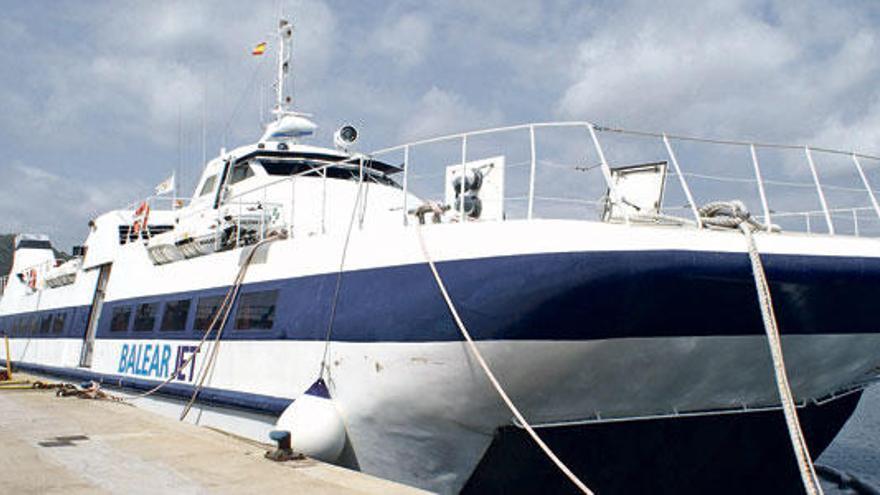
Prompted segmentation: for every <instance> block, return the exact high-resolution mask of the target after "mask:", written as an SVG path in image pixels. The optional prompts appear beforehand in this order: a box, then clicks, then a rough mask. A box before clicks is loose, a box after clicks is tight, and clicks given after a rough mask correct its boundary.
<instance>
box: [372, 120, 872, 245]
mask: <svg viewBox="0 0 880 495" xmlns="http://www.w3.org/2000/svg"><path fill="white" fill-rule="evenodd" d="M572 127H583V128H586V129H587V130H588V131H589V136H590V137H589V139H590V140H591V141H592V144H593V148H594V149H595V152H596V154H597V155H598V156H599V161H600V165H601V170H602V175H603V178H604V180H605V185H606V187H607V190H608V194H609V196H610V199H611V200H612V202H613V201H614V200H615V199H614V198H615V197H616V193H615V184H614V183H613V181H612V177H611V166H610V164H609V163H608V160H607V159H606V158H605V153H604V151H603V148H602V144H601V142H600V135H601V134H602V133H614V134H625V135H630V136H636V137H643V138H652V139H658V140H660V141H661V142H662V144H663V145H664V148H665V149H666V151H667V154H668V156H669V160H670V162H671V164H672V168H673V170H674V174H675V175H676V176H677V178H678V182H679V186H680V187H681V189H682V191H683V192H684V195H685V197H686V199H687V202H688V204H687V207H688V208H689V209H690V210H691V214H692V215H693V216H694V218H695V220H696V223H697V226H698V227H702V221H701V218H700V214H699V212H698V205H697V204H696V202H695V200H694V195H693V194H692V191H691V186H690V185H689V184H688V181H687V178H686V176H688V175H689V174H688V173H686V172H683V171H682V169H683V167H682V164H681V163H680V161H679V159H678V156H677V154H676V153H675V150H674V147H673V144H674V143H675V142H679V141H690V142H699V143H710V144H720V145H729V146H742V147H746V148H748V150H749V155H750V159H751V164H750V165H751V168H752V170H753V173H754V179H750V180H749V182H752V181H753V182H755V183H756V184H757V188H758V196H759V198H760V202H761V203H760V208H761V210H762V214H763V218H764V219H765V223H767V224H768V228H771V225H770V224H771V218H772V215H774V214H773V213H772V210H771V206H770V204H769V199H768V195H767V190H766V185H767V184H777V183H778V182H779V181H768V180H765V178H764V176H763V174H762V167H761V164H760V161H759V151H760V150H761V149H784V150H801V151H803V152H804V156H805V158H806V165H807V166H808V168H809V170H810V174H811V176H812V184H811V185H809V186H811V187H813V188H815V191H816V194H817V197H818V200H819V203H820V204H821V207H822V210H821V213H822V214H823V216H824V217H825V223H826V227H827V229H828V233H829V234H831V235H834V233H835V229H834V223H833V221H832V216H833V215H832V213H835V212H836V210H835V209H833V208H831V207H830V206H829V204H828V201H827V198H826V195H825V192H824V190H823V189H824V188H825V187H826V186H823V184H822V183H821V181H820V177H819V169H820V167H821V164H820V163H817V162H816V160H815V159H814V153H823V154H834V155H844V156H848V157H850V158H851V160H852V164H853V166H854V167H855V169H856V171H857V173H858V176H859V178H860V180H861V182H862V185H863V186H864V191H865V192H866V193H867V195H868V197H869V199H870V202H871V207H872V209H873V211H874V213H875V214H876V216H877V218H878V219H880V201H878V198H877V194H876V193H875V191H874V190H873V189H872V188H871V185H870V183H869V181H868V178H867V176H866V174H865V172H864V169H863V167H862V164H861V162H860V159H868V160H877V161H880V156H877V155H872V154H867V153H858V152H854V151H847V150H841V149H833V148H824V147H814V146H804V145H792V144H780V143H769V142H755V141H738V140H728V139H712V138H701V137H694V136H686V135H679V134H667V133H657V132H645V131H633V130H626V129H620V128H613V127H604V126H598V125H596V124H593V123H591V122H588V121H561V122H535V123H525V124H516V125H509V126H502V127H494V128H489V129H480V130H474V131H468V132H460V133H454V134H446V135H443V136H437V137H432V138H427V139H421V140H416V141H411V142H409V143H405V144H401V145H397V146H392V147H388V148H382V149H379V150H376V151H374V152H372V153H371V154H370V156H379V155H383V154H388V153H393V152H400V151H402V152H403V155H404V157H403V163H404V171H403V190H404V212H403V217H404V218H403V222H404V224H407V222H408V219H407V206H408V205H407V197H408V194H409V191H410V188H411V184H410V182H411V180H410V179H411V178H410V168H411V151H412V149H413V148H415V147H418V146H424V145H430V144H436V143H442V142H446V141H455V140H460V141H461V148H462V154H461V164H462V165H463V166H465V167H466V166H467V149H468V140H469V139H472V138H474V137H476V136H485V135H490V134H499V133H508V132H516V131H527V132H528V139H529V155H530V156H529V161H528V163H529V166H530V170H529V177H528V185H527V189H528V193H527V198H526V199H527V206H526V215H525V216H526V218H527V219H531V218H533V217H534V205H535V200H536V198H539V197H540V196H539V195H538V194H536V192H535V175H536V168H537V167H538V157H537V145H536V142H535V130H536V129H539V128H572ZM669 173H670V172H667V174H669ZM805 185H807V184H805ZM827 188H828V189H835V190H836V189H842V188H841V187H839V186H827ZM859 190H861V189H859ZM845 210H846V211H855V210H853V209H852V208H846V209H845ZM775 215H777V216H780V215H778V214H775ZM782 216H785V215H782ZM462 217H464V215H462ZM627 220H628V219H627ZM856 221H857V219H856Z"/></svg>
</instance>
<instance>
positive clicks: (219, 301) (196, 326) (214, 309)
mask: <svg viewBox="0 0 880 495" xmlns="http://www.w3.org/2000/svg"><path fill="white" fill-rule="evenodd" d="M225 298H226V296H225V295H223V294H218V295H213V296H202V297H199V298H198V300H197V301H196V311H195V315H194V318H193V326H192V327H193V330H195V331H196V332H206V331H207V330H208V327H209V326H210V325H211V321H212V320H213V319H214V317H215V315H216V313H217V311H218V310H219V309H220V307H221V306H222V305H223V300H224V299H225ZM208 300H216V301H217V304H216V305H212V306H211V308H212V309H211V312H210V313H209V314H208V315H207V317H206V318H205V321H204V325H200V324H199V310H200V309H202V303H203V302H205V301H208ZM202 327H204V328H202ZM214 330H216V328H215V329H214Z"/></svg>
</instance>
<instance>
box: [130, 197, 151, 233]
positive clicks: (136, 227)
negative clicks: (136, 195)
mask: <svg viewBox="0 0 880 495" xmlns="http://www.w3.org/2000/svg"><path fill="white" fill-rule="evenodd" d="M149 218H150V205H148V204H147V202H146V201H144V202H143V203H141V204H140V205H139V206H138V207H137V209H136V210H135V211H134V223H133V224H132V225H131V232H132V233H133V234H135V235H137V234H139V233H140V232H141V231H142V230H146V228H147V220H149Z"/></svg>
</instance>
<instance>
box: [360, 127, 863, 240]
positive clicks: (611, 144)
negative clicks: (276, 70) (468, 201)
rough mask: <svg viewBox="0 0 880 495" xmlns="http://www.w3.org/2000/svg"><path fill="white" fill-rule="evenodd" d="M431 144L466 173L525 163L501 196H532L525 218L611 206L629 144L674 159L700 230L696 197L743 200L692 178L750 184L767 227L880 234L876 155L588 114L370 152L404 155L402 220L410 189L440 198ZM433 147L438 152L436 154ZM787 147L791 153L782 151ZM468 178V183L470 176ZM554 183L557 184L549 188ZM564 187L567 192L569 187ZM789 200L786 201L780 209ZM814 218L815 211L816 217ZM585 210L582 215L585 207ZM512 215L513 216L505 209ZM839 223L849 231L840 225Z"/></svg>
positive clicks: (671, 174)
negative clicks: (580, 183) (491, 160)
mask: <svg viewBox="0 0 880 495" xmlns="http://www.w3.org/2000/svg"><path fill="white" fill-rule="evenodd" d="M549 131H555V132H557V131H558V132H566V133H567V134H568V136H569V139H564V140H559V139H555V140H554V138H552V137H549V138H548V137H547V136H544V138H545V139H546V140H547V141H548V142H549V143H550V144H549V145H544V144H542V143H539V139H540V137H539V136H538V135H539V134H541V133H544V134H546V133H547V132H549ZM572 134H573V136H572ZM512 135H516V137H517V138H518V139H519V140H520V141H523V142H524V144H523V145H522V146H518V145H516V144H515V143H514V144H512V145H511V143H510V142H509V141H510V136H512ZM572 137H573V139H572ZM487 138H498V139H499V140H501V141H504V140H505V139H506V140H507V141H508V143H507V146H508V147H509V148H511V149H514V150H517V149H518V151H514V152H513V153H507V152H504V151H499V148H492V147H491V146H482V148H484V149H493V150H494V151H484V152H481V151H475V150H478V149H479V148H480V146H478V145H477V141H478V140H483V141H485V140H487ZM577 141H580V143H578V142H577ZM621 141H623V142H624V143H623V146H622V147H621V146H620V145H621V143H620V142H621ZM627 146H628V148H627ZM707 146H708V147H713V148H715V154H713V153H712V152H709V151H702V152H698V153H694V152H693V150H692V149H690V148H694V147H707ZM429 147H433V148H435V150H437V149H440V148H443V150H441V151H437V152H436V153H434V154H435V155H442V158H439V159H436V157H435V159H434V163H433V166H434V167H436V166H438V165H439V166H441V167H446V166H450V165H457V166H461V167H462V170H463V171H464V173H466V171H467V166H468V163H469V162H473V161H475V160H479V159H482V158H487V157H489V156H493V155H504V156H507V157H508V158H509V159H510V160H511V162H512V163H511V165H510V166H508V169H510V168H511V167H513V166H520V165H523V164H526V165H527V166H528V173H527V174H526V176H525V177H521V178H520V179H519V185H518V186H517V187H514V189H516V190H517V191H518V194H513V195H510V196H508V195H506V194H505V196H504V201H505V203H509V204H511V205H516V204H517V203H525V205H524V211H522V212H521V216H522V217H523V218H525V219H532V218H536V217H539V216H540V217H542V218H553V217H554V214H553V213H549V212H544V213H541V214H539V212H538V205H539V203H544V204H546V203H554V202H555V203H569V204H572V205H577V207H578V208H581V209H582V208H583V206H584V205H591V204H593V205H596V206H597V207H599V206H601V205H607V202H609V201H610V202H612V203H613V202H616V201H619V200H621V198H620V197H619V196H618V194H617V191H616V190H615V184H614V181H613V180H612V173H613V171H614V169H615V167H618V166H621V165H627V164H631V163H633V162H635V161H636V160H634V159H632V158H630V157H631V156H632V153H631V152H632V151H641V152H643V155H644V158H643V162H645V163H647V162H652V161H658V160H663V161H665V162H667V163H669V164H670V167H669V168H668V169H667V172H666V178H667V179H669V181H667V182H666V190H667V191H666V192H665V193H664V194H666V193H668V192H670V190H673V191H672V192H677V194H678V196H679V197H680V198H681V202H680V203H678V204H682V205H683V207H684V208H685V209H686V211H687V216H689V217H692V221H693V222H694V223H695V224H696V226H697V228H701V227H702V219H701V218H700V214H699V211H698V210H699V207H700V206H701V203H700V202H698V201H699V199H702V198H701V195H702V197H705V198H706V199H704V200H703V204H704V203H706V202H708V201H711V200H721V199H724V200H727V199H742V198H737V197H730V192H729V189H728V188H725V189H720V188H719V187H717V185H716V186H714V187H702V188H700V187H696V186H697V185H696V184H695V183H694V182H695V181H694V179H703V180H708V181H715V182H717V183H724V182H728V183H729V182H731V181H733V182H739V183H740V184H741V185H745V186H748V187H750V188H752V191H751V192H750V193H749V195H750V196H754V197H753V198H752V199H744V202H745V203H746V204H747V206H749V208H750V211H752V212H754V214H755V216H756V217H759V218H761V219H762V220H763V221H764V222H765V223H766V224H768V228H770V227H769V226H770V225H771V224H772V222H774V221H777V220H778V221H785V222H787V223H788V224H787V225H786V226H785V228H784V230H787V231H792V230H795V231H797V230H802V229H803V230H805V231H806V232H808V233H818V230H820V229H818V227H819V225H816V220H819V221H820V222H821V224H824V229H821V230H823V231H824V233H827V234H831V235H834V234H836V233H846V234H852V235H874V236H878V235H880V205H878V200H877V194H878V193H877V191H875V190H874V189H873V188H872V186H871V182H870V180H869V175H871V174H877V173H878V170H880V167H878V165H880V157H878V156H875V155H869V154H864V153H857V152H852V151H844V150H836V149H829V148H821V147H812V146H804V145H788V144H774V143H760V142H748V141H733V140H718V139H703V138H696V137H690V136H681V135H673V134H666V133H650V132H641V131H629V130H624V129H614V128H608V127H600V126H597V125H594V124H592V123H590V122H585V121H579V122H541V123H533V124H521V125H514V126H506V127H498V128H493V129H485V130H478V131H472V132H463V133H457V134H450V135H445V136H440V137H434V138H430V139H423V140H419V141H414V142H410V143H406V144H402V145H398V146H394V147H390V148H384V149H380V150H377V151H375V152H373V153H372V154H371V155H370V156H371V157H376V158H383V157H387V156H399V157H402V161H403V169H404V171H403V181H402V185H403V208H402V217H403V218H402V221H403V223H404V224H407V223H408V222H409V221H410V219H409V218H408V216H409V214H408V211H409V210H410V209H411V208H413V207H415V206H418V205H411V204H408V203H409V202H410V201H411V200H410V197H411V196H410V195H411V194H412V195H414V196H416V197H420V198H431V197H436V196H437V190H436V184H435V187H434V189H433V191H431V188H430V187H428V188H427V191H425V190H424V189H426V188H422V189H423V190H418V188H417V187H416V184H415V182H416V179H418V178H422V179H424V178H433V179H437V178H439V177H443V173H442V169H441V170H439V172H440V173H436V172H438V170H436V169H434V170H433V172H435V173H427V174H426V173H425V172H432V170H431V169H430V167H431V165H430V164H429V165H426V160H419V159H416V158H415V156H416V154H417V152H418V150H421V149H424V148H429ZM566 147H569V148H572V147H577V148H578V150H579V151H578V152H579V154H580V156H579V157H577V158H574V159H570V160H569V161H570V162H572V165H570V166H568V167H560V166H559V160H554V155H560V154H561V153H559V152H558V150H559V149H562V148H566ZM612 148H613V149H612ZM543 150H547V152H545V153H543V155H539V154H538V152H539V151H543ZM736 153H740V154H741V155H742V156H741V157H740V158H738V159H737V160H738V161H739V164H735V163H733V162H732V161H731V160H730V157H731V155H733V154H736ZM426 154H428V155H431V153H430V152H429V153H426ZM780 154H783V155H785V156H783V157H780V156H777V155H780ZM797 154H800V159H797V157H796V155H797ZM548 155H549V158H548ZM624 157H626V158H624ZM719 157H721V158H724V160H725V163H726V164H727V165H726V166H723V167H720V169H719V167H715V169H714V170H713V169H712V167H711V166H710V167H708V169H707V168H706V167H703V166H702V165H706V163H710V164H711V163H713V162H715V161H717V160H718V159H719ZM841 159H845V160H844V162H841ZM563 161H564V160H563ZM832 162H833V163H832ZM867 162H870V167H867V168H866V165H868V163H867ZM551 164H553V165H555V166H556V168H568V169H569V170H570V171H572V170H581V171H585V170H592V169H596V170H599V171H601V177H599V178H598V179H597V180H595V181H594V184H593V187H594V189H595V187H596V185H599V186H601V187H600V190H599V191H596V192H598V194H596V193H595V192H594V193H593V194H592V195H590V194H584V191H580V192H578V191H572V188H571V187H569V188H566V187H564V186H565V185H566V184H564V182H565V178H561V179H560V181H561V182H563V183H557V184H552V182H553V181H554V179H553V178H551V177H550V176H548V175H547V174H546V173H544V172H546V168H548V166H550V165H551ZM695 165H696V166H698V168H697V169H696V171H690V170H691V169H692V168H693V167H694V166H695ZM728 167H729V168H731V169H733V168H737V167H741V172H742V173H743V174H744V175H742V176H740V177H729V176H725V172H729V169H728ZM845 174H850V175H851V177H850V178H847V179H846V180H850V183H849V184H847V185H840V184H834V183H833V182H834V181H835V180H838V179H842V177H843V176H844V175H845ZM799 175H800V176H799ZM876 180H880V176H877V177H875V181H876ZM461 182H462V188H463V187H464V181H461ZM548 183H549V184H548ZM553 185H556V186H562V187H557V188H556V189H557V190H562V191H563V192H562V193H559V192H558V191H556V192H554V191H551V192H549V193H548V192H547V189H548V186H553ZM804 187H808V188H810V189H812V191H813V193H812V195H804V194H803V190H800V191H799V192H797V193H791V191H789V192H788V193H787V194H779V195H776V194H777V192H778V190H779V189H780V188H804ZM549 189H553V188H552V187H549ZM566 189H568V190H567V191H565V190H566ZM674 190H677V191H674ZM572 192H574V193H575V194H572ZM841 193H847V194H848V195H849V198H847V199H843V200H842V201H843V202H844V203H847V204H845V205H836V204H832V203H833V201H832V199H834V200H841V197H840V195H841ZM831 196H833V198H832V197H831ZM853 200H856V201H855V204H853ZM798 202H799V203H801V204H802V206H800V207H797V206H795V207H793V208H792V207H790V206H789V205H792V204H794V203H798ZM811 202H812V203H815V202H817V203H818V208H816V207H815V206H811V205H809V204H807V205H803V203H811ZM460 203H461V204H460V205H458V206H460V207H461V208H462V209H463V207H464V201H461V202H460ZM783 206H784V208H781V207H783ZM677 207H678V206H677V205H672V206H670V205H669V204H668V203H667V204H666V205H663V208H662V209H663V210H674V209H676V208H677ZM774 208H777V209H774ZM459 213H460V215H459V217H460V218H461V219H462V220H463V221H468V218H467V216H466V215H464V214H463V213H464V212H463V211H461V212H459ZM844 214H845V215H846V219H845V220H844V219H843V218H844ZM868 214H870V216H868ZM817 216H818V218H814V217H817ZM581 217H583V211H582V210H581ZM506 218H509V217H507V216H506ZM792 219H800V220H801V222H802V223H803V225H801V226H798V225H796V224H795V223H793V222H791V220H792ZM835 223H837V224H838V226H836V225H835ZM868 224H871V225H870V228H867V227H868ZM841 229H843V232H840V230H841Z"/></svg>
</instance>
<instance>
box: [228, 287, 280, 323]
mask: <svg viewBox="0 0 880 495" xmlns="http://www.w3.org/2000/svg"><path fill="white" fill-rule="evenodd" d="M277 299H278V291H277V290H266V291H260V292H251V293H248V294H242V296H241V298H240V299H239V301H238V312H237V314H236V315H235V328H236V330H241V329H253V330H268V329H271V328H272V324H273V323H274V322H275V302H276V300H277Z"/></svg>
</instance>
